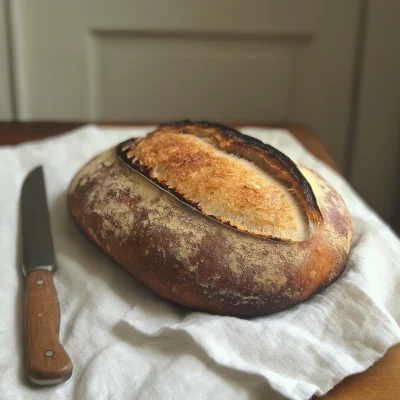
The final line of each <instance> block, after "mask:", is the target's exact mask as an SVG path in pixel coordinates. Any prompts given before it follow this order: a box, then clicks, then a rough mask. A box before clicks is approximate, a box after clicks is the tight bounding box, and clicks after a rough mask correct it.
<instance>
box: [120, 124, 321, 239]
mask: <svg viewBox="0 0 400 400" xmlns="http://www.w3.org/2000/svg"><path fill="white" fill-rule="evenodd" d="M184 136H188V137H191V138H190V139H189V138H186V139H185V137H184ZM193 137H194V138H207V139H210V138H211V139H212V140H213V142H214V147H215V148H217V149H218V150H222V151H219V153H224V152H225V153H228V154H229V153H234V154H239V155H241V156H243V158H245V159H249V160H251V161H253V162H255V163H256V164H257V165H258V166H259V167H261V168H262V169H266V170H268V172H269V174H274V175H277V176H278V178H280V179H281V180H282V181H284V182H285V185H287V186H290V188H291V191H292V192H293V193H294V194H295V197H296V200H297V201H298V202H299V203H300V206H301V208H302V211H305V213H306V216H307V219H308V220H307V221H296V217H297V219H298V215H297V216H296V215H293V214H294V211H296V208H297V207H296V205H295V204H293V202H292V203H290V202H289V203H288V202H287V199H285V198H284V196H283V194H282V192H283V191H282V190H280V188H279V187H278V186H277V185H268V184H266V185H265V186H266V191H267V194H268V192H270V193H269V194H270V197H272V196H275V199H274V198H272V200H275V202H272V204H271V198H269V199H268V200H269V202H268V201H265V198H263V196H262V195H263V194H265V193H256V195H258V196H257V198H256V199H255V200H256V201H257V200H259V203H260V204H259V207H258V208H259V209H261V211H262V210H263V208H264V209H267V208H268V211H269V214H273V215H275V219H274V220H272V221H271V220H268V221H267V222H269V223H270V224H271V225H272V227H274V226H276V225H278V227H281V228H286V230H290V229H292V230H295V228H296V222H297V225H299V223H301V224H305V225H309V227H308V228H309V230H310V235H311V234H313V232H314V230H315V229H317V228H318V226H319V225H320V224H321V223H322V222H323V218H322V215H321V212H320V210H319V208H318V204H317V202H316V199H315V196H314V193H313V191H312V189H311V187H310V185H309V183H308V182H307V180H306V179H305V178H304V176H303V174H302V173H301V171H300V170H299V168H298V167H297V166H296V164H295V163H294V162H293V161H292V160H290V159H289V158H288V157H287V156H286V155H284V154H283V153H282V152H280V151H279V150H277V149H275V148H274V147H272V146H270V145H266V144H264V143H262V142H261V141H259V140H257V139H255V138H252V137H250V136H246V135H243V134H241V133H240V132H238V131H236V130H234V129H232V128H228V127H225V126H223V125H219V124H213V123H208V122H190V121H183V122H178V123H173V124H168V125H167V124H164V125H162V126H161V127H160V128H159V129H157V130H156V131H154V132H152V133H150V134H149V135H147V137H146V138H141V139H130V140H128V141H126V142H124V143H121V144H120V145H119V146H117V154H118V157H119V159H120V160H121V161H123V162H124V163H125V164H126V165H127V166H128V167H130V168H132V169H133V170H135V171H136V172H139V173H140V174H141V175H142V176H144V177H145V178H147V179H149V180H150V181H151V182H152V183H154V184H156V185H157V186H158V187H159V188H161V189H162V190H165V191H167V192H169V193H170V194H172V195H173V196H174V197H175V198H176V199H178V200H180V201H181V202H183V203H184V204H186V205H188V206H190V207H192V208H193V209H195V210H197V211H199V212H201V213H202V214H203V215H206V216H208V217H210V218H213V219H215V220H217V221H218V222H220V223H223V224H225V225H227V226H229V227H232V228H234V229H238V230H241V231H243V232H246V233H248V234H254V235H256V236H259V237H263V238H269V239H273V240H277V241H292V240H294V239H293V238H290V237H285V233H283V234H279V233H280V232H279V229H278V232H274V233H275V234H268V233H265V232H262V231H259V230H254V229H253V230H251V229H248V227H246V226H245V224H239V223H237V221H232V220H229V218H228V219H226V218H223V217H222V216H219V215H213V214H211V213H207V211H206V210H205V209H204V208H203V207H202V204H203V203H204V201H199V200H204V199H201V198H199V197H198V198H197V199H196V200H194V199H191V198H190V196H188V194H187V193H186V192H185V191H183V190H181V188H180V187H179V184H178V185H176V186H171V185H168V183H167V182H166V180H162V179H160V178H159V177H157V176H156V174H155V171H154V170H155V168H154V167H155V166H157V165H160V159H161V158H162V155H164V158H166V157H165V153H167V147H168V144H170V143H171V142H172V143H173V144H174V147H177V146H182V147H183V146H185V145H186V146H185V147H184V148H183V149H179V150H178V151H174V152H173V157H170V159H169V160H168V161H169V165H168V164H167V167H168V168H169V170H172V171H171V172H170V175H171V173H172V174H173V176H174V177H176V178H177V179H180V180H181V181H183V180H184V181H185V184H186V185H181V186H186V188H189V189H190V188H192V192H193V191H196V190H197V189H198V188H199V186H200V185H201V182H200V183H199V182H198V181H193V183H192V184H191V185H190V183H191V182H190V180H191V176H192V175H193V174H194V173H195V172H196V171H197V170H199V169H202V168H207V167H210V164H211V163H210V159H211V157H212V156H214V159H215V161H216V162H215V163H214V165H211V166H212V167H213V168H214V169H213V174H210V176H208V177H207V183H208V191H209V192H210V191H211V190H215V189H214V188H213V186H212V184H213V183H214V187H215V186H218V185H219V186H223V183H224V182H223V180H221V179H216V178H215V175H216V174H218V173H219V174H220V175H222V176H223V177H224V178H225V177H226V176H228V177H229V176H230V175H231V176H232V175H234V172H235V170H238V169H239V167H240V163H239V162H236V163H235V162H231V163H230V164H231V165H230V166H228V168H229V167H230V169H228V168H226V169H225V170H223V166H221V165H222V162H221V161H222V160H221V158H222V157H221V156H220V155H218V154H213V152H212V151H210V150H209V151H204V149H203V152H202V153H201V152H200V151H199V147H200V145H199V144H198V142H200V141H199V140H197V143H196V141H195V140H192V138H193ZM202 147H205V146H204V145H203V146H202ZM209 147H211V146H209ZM143 148H145V151H143ZM178 148H179V147H178ZM191 148H195V151H192V154H189V152H190V150H191ZM146 150H147V151H146ZM173 150H176V149H173ZM146 153H147V154H146ZM199 153H200V157H199ZM216 153H218V151H216ZM146 155H147V157H146ZM177 161H178V162H180V165H179V164H178V162H177ZM151 162H152V165H150V163H151ZM171 164H172V166H171ZM177 164H178V165H177ZM174 165H175V166H176V168H173V166H174ZM238 175H239V174H235V178H237V177H238ZM243 175H244V174H243ZM265 175H266V176H267V174H265ZM239 179H240V175H239ZM264 180H265V179H264ZM187 181H189V182H188V183H187ZM214 181H215V182H214ZM221 181H222V185H221ZM229 183H231V182H229ZM193 186H194V187H193ZM223 189H227V196H226V197H229V199H235V196H236V197H238V195H239V193H240V187H239V188H238V187H237V186H236V188H235V189H232V188H230V187H229V186H228V187H227V188H224V187H222V188H221V191H222V192H223ZM229 189H230V190H229ZM244 189H246V188H244ZM273 191H275V193H274V192H273ZM249 192H250V193H249ZM251 192H253V193H254V191H253V190H251V189H250V190H248V189H247V190H245V191H244V193H241V194H242V197H241V198H240V199H239V201H237V202H236V206H237V209H236V210H235V211H236V212H240V211H241V210H246V209H250V210H251V212H254V208H255V207H254V206H257V202H256V201H254V202H251V194H252V193H251ZM260 192H262V191H260ZM264 192H265V190H264ZM254 197H255V196H254ZM218 200H220V201H221V200H222V201H223V200H224V199H218ZM225 200H226V199H225ZM240 200H241V201H240ZM263 200H264V201H263ZM274 205H275V209H273V210H272V209H271V208H273V206H274ZM262 206H264V207H263V208H262ZM263 214H264V215H266V214H267V213H262V212H260V213H259V214H258V215H257V216H258V217H259V218H260V219H261V216H262V215H263ZM260 222H261V223H262V222H265V221H260ZM277 233H278V234H277ZM304 239H305V238H302V240H304Z"/></svg>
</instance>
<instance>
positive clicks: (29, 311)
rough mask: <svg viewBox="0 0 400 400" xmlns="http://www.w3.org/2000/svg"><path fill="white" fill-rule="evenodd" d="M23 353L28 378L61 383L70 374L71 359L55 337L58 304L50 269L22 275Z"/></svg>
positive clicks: (45, 383)
mask: <svg viewBox="0 0 400 400" xmlns="http://www.w3.org/2000/svg"><path fill="white" fill-rule="evenodd" d="M26 280H27V282H26V298H25V356H26V369H27V374H28V378H29V380H30V381H31V382H33V383H37V384H39V385H54V384H58V383H62V382H64V381H66V380H67V379H69V378H70V377H71V375H72V362H71V359H70V358H69V356H68V354H67V353H66V351H65V350H64V348H63V347H62V345H61V344H60V342H59V339H58V333H59V329H60V307H59V304H58V298H57V292H56V288H55V286H54V282H53V276H52V273H51V272H50V271H47V270H36V271H32V272H30V273H29V274H28V276H27V278H26Z"/></svg>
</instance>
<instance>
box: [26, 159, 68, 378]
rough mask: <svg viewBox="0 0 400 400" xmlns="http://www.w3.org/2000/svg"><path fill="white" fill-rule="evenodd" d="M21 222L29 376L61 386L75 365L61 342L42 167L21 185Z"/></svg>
mask: <svg viewBox="0 0 400 400" xmlns="http://www.w3.org/2000/svg"><path fill="white" fill-rule="evenodd" d="M21 222H22V269H23V273H24V275H25V277H26V291H25V361H26V372H27V375H28V378H29V380H30V381H31V382H33V383H35V384H39V385H54V384H59V383H62V382H65V381H66V380H68V379H69V378H70V377H71V375H72V362H71V359H70V358H69V356H68V354H67V353H66V351H65V350H64V348H63V346H62V345H61V344H60V341H59V328H60V308H59V303H58V297H57V291H56V288H55V286H54V282H53V272H54V271H55V268H56V262H55V256H54V247H53V238H52V233H51V225H50V216H49V211H48V205H47V197H46V189H45V182H44V175H43V168H42V167H41V166H40V167H37V168H35V169H34V170H32V171H31V172H30V173H29V174H28V175H27V177H26V178H25V181H24V183H23V185H22V190H21Z"/></svg>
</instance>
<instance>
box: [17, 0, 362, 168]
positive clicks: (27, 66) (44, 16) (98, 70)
mask: <svg viewBox="0 0 400 400" xmlns="http://www.w3.org/2000/svg"><path fill="white" fill-rule="evenodd" d="M12 4H13V15H14V19H15V20H17V21H18V20H19V21H24V24H23V27H22V28H21V29H19V30H14V42H13V43H15V46H16V47H17V51H16V54H19V55H20V62H19V64H20V65H19V67H20V68H19V69H18V73H17V80H19V81H20V87H23V90H21V91H20V92H21V93H20V96H19V98H18V105H19V107H18V111H19V117H20V119H22V120H24V119H25V120H26V119H43V118H44V119H47V118H51V119H64V120H65V119H79V120H82V119H84V120H87V119H94V120H98V119H111V120H112V119H118V120H174V119H180V118H192V119H211V120H235V121H240V120H253V121H262V120H271V119H275V120H277V119H278V120H289V119H290V120H299V121H303V122H305V123H308V124H310V125H312V126H313V127H314V128H315V129H316V130H317V131H318V132H319V133H320V134H321V136H322V137H323V140H324V141H325V142H326V143H327V145H328V147H329V149H330V150H331V151H332V153H333V154H334V156H335V157H336V158H337V159H338V161H339V162H340V163H341V164H342V165H343V163H344V160H345V151H346V147H347V134H348V123H349V110H350V103H351V90H352V79H353V69H354V61H355V57H354V54H355V46H356V36H357V26H358V22H359V21H358V19H359V8H360V7H359V6H360V4H359V1H351V2H349V1H347V0H339V1H335V2H321V1H319V0H304V1H302V2H298V1H295V0H259V1H256V0H254V1H248V2H243V1H239V0H220V1H218V2H213V1H210V0H205V1H202V2H201V3H200V2H187V1H177V0H174V1H168V2H165V1H161V0H160V1H155V2H148V1H139V0H135V1H131V2H125V1H122V0H117V1H113V2H109V1H106V0H101V1H100V0H97V1H94V0H93V1H84V2H82V1H78V0H70V1H68V2H63V3H61V2H54V1H52V0H37V1H35V2H31V1H23V0H19V1H16V2H13V3H12ZM22 60H23V62H22ZM21 82H23V84H21Z"/></svg>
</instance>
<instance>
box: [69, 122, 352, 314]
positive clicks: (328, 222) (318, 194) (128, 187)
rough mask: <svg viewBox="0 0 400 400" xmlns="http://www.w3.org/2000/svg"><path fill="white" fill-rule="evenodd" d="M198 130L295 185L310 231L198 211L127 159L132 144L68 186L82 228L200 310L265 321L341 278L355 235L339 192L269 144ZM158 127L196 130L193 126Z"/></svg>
mask: <svg viewBox="0 0 400 400" xmlns="http://www.w3.org/2000/svg"><path fill="white" fill-rule="evenodd" d="M200 128H201V130H202V131H203V132H204V130H206V131H207V133H210V132H211V133H210V134H211V135H212V136H213V137H217V138H218V143H222V142H223V143H225V145H226V147H225V148H229V146H236V147H235V151H236V150H237V147H239V148H241V149H242V150H243V152H244V153H245V154H250V155H251V157H256V158H257V160H260V159H261V160H264V162H266V163H270V164H274V163H275V164H274V166H275V168H277V169H280V172H281V173H282V175H281V176H285V177H288V176H289V178H287V179H290V180H291V183H292V185H293V187H296V188H301V190H300V189H296V194H298V196H299V201H302V202H303V203H302V204H304V207H305V210H306V211H307V216H308V218H309V219H310V220H312V221H315V229H314V230H313V232H312V235H311V236H310V237H309V238H308V239H307V240H303V241H290V240H287V239H284V238H283V239H282V238H273V239H271V238H266V237H260V236H258V235H252V234H249V233H247V232H244V231H241V230H239V229H237V228H232V226H227V225H224V224H223V223H221V222H219V221H217V220H216V219H212V218H211V217H210V216H208V215H204V213H202V212H201V211H199V210H198V209H194V208H193V205H192V204H188V202H187V199H184V200H182V199H181V198H179V197H178V196H177V195H176V193H172V194H173V196H171V195H170V193H171V191H170V190H169V188H165V187H162V183H160V182H155V181H154V179H153V178H151V175H149V176H146V177H144V176H143V175H145V174H144V173H143V171H142V170H141V171H140V174H138V173H136V172H133V171H132V169H135V168H134V165H133V164H132V163H131V160H132V157H126V156H127V153H128V151H129V150H128V149H130V148H131V147H130V146H131V145H132V141H128V142H125V143H124V144H121V145H120V146H118V149H115V148H113V149H110V150H108V151H106V152H104V153H102V154H100V155H99V156H97V157H96V158H95V159H93V160H92V161H90V162H89V163H88V164H87V165H86V166H85V167H83V168H82V170H81V171H80V172H79V173H78V174H77V175H76V176H75V178H74V179H73V181H72V182H71V186H70V188H69V193H68V204H69V208H70V211H71V213H72V215H73V217H74V219H75V220H76V222H77V223H78V225H79V226H80V227H81V229H82V230H83V231H84V232H85V233H86V234H87V235H88V236H89V237H90V238H91V239H92V240H93V241H94V242H95V243H96V244H97V245H98V246H99V247H101V248H102V249H103V250H104V251H105V252H106V253H108V254H109V255H110V256H111V257H112V258H113V259H114V260H115V261H117V262H118V263H119V264H121V265H122V266H123V267H124V268H125V269H127V270H128V271H129V272H131V273H132V274H133V275H134V276H136V277H137V278H138V279H139V280H141V281H142V282H143V283H145V284H146V285H147V286H149V287H150V288H152V289H153V290H155V291H156V292H157V293H159V294H160V295H161V296H162V297H164V298H166V299H168V300H171V301H173V302H175V303H178V304H181V305H184V306H186V307H189V308H192V309H196V310H202V311H208V312H213V313H218V314H224V315H235V316H241V317H248V316H255V315H265V314H268V313H271V312H274V311H277V310H280V309H283V308H286V307H289V306H291V305H293V304H296V303H298V302H300V301H303V300H305V299H306V298H308V297H309V296H311V295H312V294H314V293H315V292H317V291H318V290H320V289H321V288H322V287H324V286H327V285H329V284H330V283H332V282H333V281H334V280H335V279H337V278H338V277H339V276H340V274H341V273H342V271H343V269H344V267H345V265H346V262H347V258H348V253H349V249H350V241H351V236H352V228H351V220H350V216H349V214H348V211H347V209H346V206H345V205H344V203H343V200H342V199H341V198H340V196H339V195H338V194H337V192H336V191H335V190H334V189H333V188H332V187H331V186H330V185H329V184H328V183H327V182H326V181H324V180H323V179H322V178H321V177H320V176H319V175H317V174H316V173H315V172H313V171H310V170H308V169H307V168H305V167H301V166H300V167H297V166H296V164H295V163H293V162H292V161H291V160H289V159H288V158H287V157H286V156H284V155H283V154H282V153H280V152H278V151H277V150H276V149H274V148H272V147H271V146H267V145H264V144H262V143H261V142H259V141H257V140H255V139H252V138H248V137H246V136H244V135H241V134H239V133H238V132H236V131H234V130H231V129H230V128H226V127H222V126H220V125H215V124H208V123H201V124H200ZM160 129H161V130H164V131H170V130H171V129H173V130H175V129H180V130H182V129H183V130H184V131H186V133H187V134H193V133H192V132H193V131H194V130H195V131H198V130H199V124H196V123H189V122H182V123H177V124H173V125H163V126H161V127H160ZM159 132H160V131H159ZM127 150H128V151H127ZM117 152H118V157H120V158H121V159H122V161H121V159H118V158H117ZM127 164H129V166H128V165H127ZM137 168H138V169H139V168H141V167H140V166H139V165H138V166H137ZM149 177H150V179H151V180H152V182H150V181H149ZM295 185H297V186H295ZM166 191H167V192H168V193H166ZM277 239H278V240H277Z"/></svg>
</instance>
